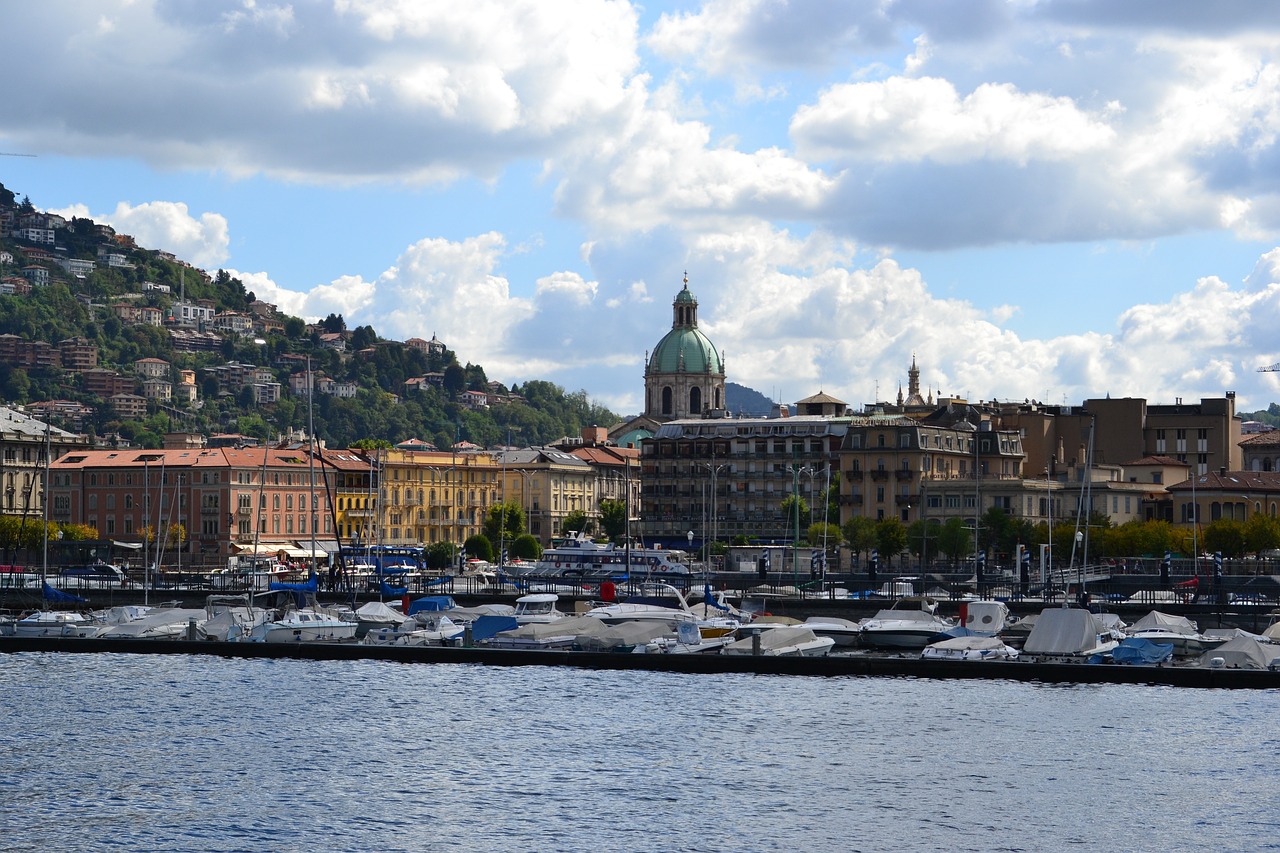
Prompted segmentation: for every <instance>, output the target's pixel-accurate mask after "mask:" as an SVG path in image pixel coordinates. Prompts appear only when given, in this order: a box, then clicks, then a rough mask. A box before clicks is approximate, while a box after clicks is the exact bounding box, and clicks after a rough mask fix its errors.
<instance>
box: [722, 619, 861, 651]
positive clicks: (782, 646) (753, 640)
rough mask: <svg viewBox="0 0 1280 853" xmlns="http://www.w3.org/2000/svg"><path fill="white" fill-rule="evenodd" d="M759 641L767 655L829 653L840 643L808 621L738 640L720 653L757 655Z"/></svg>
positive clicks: (771, 629)
mask: <svg viewBox="0 0 1280 853" xmlns="http://www.w3.org/2000/svg"><path fill="white" fill-rule="evenodd" d="M757 642H758V644H759V652H758V653H759V654H760V655H761V656H767V657H825V656H826V655H828V654H830V653H831V648H832V646H834V645H835V644H836V641H835V640H833V639H831V638H830V637H819V636H818V635H817V634H815V633H813V631H812V630H810V629H809V628H806V627H805V626H804V625H784V626H779V627H777V628H770V629H769V630H767V631H762V632H760V633H759V634H758V635H753V636H749V637H744V638H743V639H741V640H735V641H733V642H732V643H729V644H728V645H727V646H725V647H724V648H723V649H721V650H720V653H721V654H725V655H755V654H757V651H756V648H757Z"/></svg>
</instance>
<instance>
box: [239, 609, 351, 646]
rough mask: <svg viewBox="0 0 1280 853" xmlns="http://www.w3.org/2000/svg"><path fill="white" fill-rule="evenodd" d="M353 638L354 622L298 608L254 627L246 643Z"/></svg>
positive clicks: (331, 640)
mask: <svg viewBox="0 0 1280 853" xmlns="http://www.w3.org/2000/svg"><path fill="white" fill-rule="evenodd" d="M355 636H356V623H355V621H352V620H348V619H343V618H341V617H340V616H337V615H335V614H333V613H331V612H328V611H326V610H324V609H321V608H317V607H299V608H295V609H290V610H286V611H285V612H284V613H283V614H281V615H280V616H279V617H278V618H276V619H273V620H272V621H270V622H264V623H263V624H261V625H259V626H257V627H256V628H254V629H253V631H252V632H251V633H250V634H249V636H248V639H249V640H250V641H252V642H257V643H336V642H342V641H343V640H354V639H355Z"/></svg>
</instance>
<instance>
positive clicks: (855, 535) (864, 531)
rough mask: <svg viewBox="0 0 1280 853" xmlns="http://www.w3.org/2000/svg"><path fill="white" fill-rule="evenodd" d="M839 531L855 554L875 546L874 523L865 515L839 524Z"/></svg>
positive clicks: (856, 516)
mask: <svg viewBox="0 0 1280 853" xmlns="http://www.w3.org/2000/svg"><path fill="white" fill-rule="evenodd" d="M840 533H841V534H842V535H843V536H844V544H845V545H848V546H849V550H850V551H852V552H853V553H854V555H855V556H858V555H861V554H863V553H866V552H867V551H870V550H871V549H872V548H874V547H876V523H875V522H874V521H872V520H871V519H869V518H866V517H865V516H861V515H855V516H854V517H853V518H850V519H849V520H848V521H846V522H845V523H844V524H843V525H841V527H840Z"/></svg>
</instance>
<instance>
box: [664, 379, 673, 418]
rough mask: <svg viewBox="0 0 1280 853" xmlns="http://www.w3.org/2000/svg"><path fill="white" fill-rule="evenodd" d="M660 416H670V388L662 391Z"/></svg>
mask: <svg viewBox="0 0 1280 853" xmlns="http://www.w3.org/2000/svg"><path fill="white" fill-rule="evenodd" d="M662 414H664V415H669V414H671V386H670V385H668V386H667V387H665V388H663V389H662Z"/></svg>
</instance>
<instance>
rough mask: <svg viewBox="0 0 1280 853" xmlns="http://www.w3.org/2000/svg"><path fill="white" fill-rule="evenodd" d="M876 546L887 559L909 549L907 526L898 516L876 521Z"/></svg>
mask: <svg viewBox="0 0 1280 853" xmlns="http://www.w3.org/2000/svg"><path fill="white" fill-rule="evenodd" d="M876 547H877V548H879V549H880V556H882V557H884V558H885V560H886V561H889V560H892V559H893V558H894V557H895V556H896V555H898V554H901V553H902V552H903V551H905V550H907V528H906V527H905V526H904V525H903V523H902V522H901V521H899V520H898V519H897V518H896V517H894V518H882V519H880V520H879V521H878V522H876Z"/></svg>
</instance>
